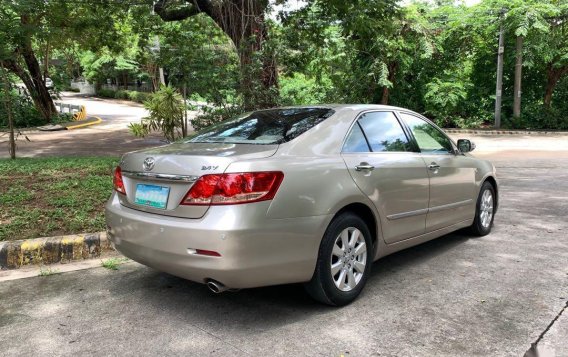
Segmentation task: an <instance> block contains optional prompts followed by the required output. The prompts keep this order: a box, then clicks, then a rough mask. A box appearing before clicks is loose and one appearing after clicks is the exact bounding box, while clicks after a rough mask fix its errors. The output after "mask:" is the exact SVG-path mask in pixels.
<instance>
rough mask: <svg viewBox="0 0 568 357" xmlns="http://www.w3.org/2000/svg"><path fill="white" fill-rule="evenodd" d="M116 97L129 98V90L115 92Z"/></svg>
mask: <svg viewBox="0 0 568 357" xmlns="http://www.w3.org/2000/svg"><path fill="white" fill-rule="evenodd" d="M114 97H115V98H116V99H129V97H128V91H127V90H122V89H120V90H117V91H116V93H114Z"/></svg>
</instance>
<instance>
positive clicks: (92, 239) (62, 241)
mask: <svg viewBox="0 0 568 357" xmlns="http://www.w3.org/2000/svg"><path fill="white" fill-rule="evenodd" d="M104 250H112V247H111V244H110V242H109V240H108V239H107V235H106V232H97V233H86V234H75V235H68V236H59V237H45V238H35V239H24V240H14V241H5V242H0V268H1V269H18V268H20V267H23V266H27V265H43V264H53V263H69V262H72V261H77V260H83V259H92V258H98V257H100V255H101V252H102V251H104Z"/></svg>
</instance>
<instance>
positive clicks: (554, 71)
mask: <svg viewBox="0 0 568 357" xmlns="http://www.w3.org/2000/svg"><path fill="white" fill-rule="evenodd" d="M567 73H568V66H563V67H559V68H555V67H553V65H552V64H549V65H548V66H547V69H546V87H545V91H544V106H545V107H546V108H550V105H551V103H552V93H553V92H554V88H556V85H557V84H558V81H560V79H561V78H562V77H563V76H564V75H566V74H567Z"/></svg>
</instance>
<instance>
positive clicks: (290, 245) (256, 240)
mask: <svg viewBox="0 0 568 357" xmlns="http://www.w3.org/2000/svg"><path fill="white" fill-rule="evenodd" d="M269 205H270V201H266V202H258V203H252V204H244V205H234V206H214V207H211V208H210V209H209V210H208V212H207V213H206V214H205V216H203V217H202V218H200V219H187V218H177V217H170V216H161V215H156V214H152V213H147V212H142V211H138V210H134V209H131V208H127V207H124V206H122V205H120V203H119V201H118V198H117V194H116V193H113V195H112V197H111V199H110V200H109V201H108V203H107V205H106V221H107V226H108V233H109V239H110V240H111V242H113V244H114V246H115V247H116V249H117V250H118V251H120V252H121V253H123V254H124V255H125V256H127V257H129V258H131V259H133V260H135V261H137V262H139V263H142V264H144V265H147V266H150V267H152V268H155V269H158V270H161V271H164V272H167V273H170V274H173V275H176V276H179V277H182V278H185V279H188V280H192V281H196V282H202V283H203V282H205V281H206V280H207V279H214V280H217V281H219V282H221V283H223V284H224V285H226V286H227V287H229V288H250V287H258V286H266V285H276V284H286V283H295V282H303V281H308V280H310V279H311V277H312V275H313V272H314V269H315V264H316V260H317V254H318V249H319V244H320V241H321V237H322V236H323V234H324V231H325V229H326V227H327V225H328V224H329V222H330V221H331V218H332V216H327V215H326V216H312V217H301V218H289V219H269V218H267V217H266V212H267V210H268V207H269ZM188 249H204V250H212V251H215V252H218V253H220V254H221V257H211V256H202V255H195V254H191V253H190V252H188Z"/></svg>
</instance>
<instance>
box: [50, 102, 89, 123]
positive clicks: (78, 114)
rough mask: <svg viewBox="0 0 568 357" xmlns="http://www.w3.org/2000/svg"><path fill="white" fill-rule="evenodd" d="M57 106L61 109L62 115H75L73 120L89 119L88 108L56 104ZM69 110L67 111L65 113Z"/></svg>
mask: <svg viewBox="0 0 568 357" xmlns="http://www.w3.org/2000/svg"><path fill="white" fill-rule="evenodd" d="M55 106H56V107H57V108H58V109H59V112H60V113H70V114H73V120H83V119H87V108H85V106H84V105H75V104H66V103H59V102H56V103H55ZM65 109H67V111H65Z"/></svg>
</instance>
